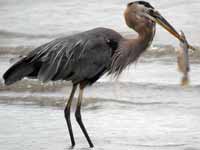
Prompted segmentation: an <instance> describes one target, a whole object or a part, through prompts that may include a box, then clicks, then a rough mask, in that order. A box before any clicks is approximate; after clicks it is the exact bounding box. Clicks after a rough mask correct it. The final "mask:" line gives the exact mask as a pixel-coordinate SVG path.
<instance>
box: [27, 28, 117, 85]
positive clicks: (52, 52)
mask: <svg viewBox="0 0 200 150" xmlns="http://www.w3.org/2000/svg"><path fill="white" fill-rule="evenodd" d="M113 35H114V36H113ZM113 37H114V38H116V39H115V40H119V39H120V38H121V36H120V35H118V34H117V33H115V32H114V31H111V30H110V29H105V28H96V29H93V30H90V31H86V32H82V33H79V34H76V35H73V36H68V37H63V38H58V39H56V40H54V41H51V42H49V43H47V44H44V45H42V46H40V47H38V48H36V49H35V50H34V51H32V52H31V53H30V54H29V55H28V56H27V59H29V60H30V63H31V64H35V68H37V71H35V72H37V73H36V74H37V77H38V78H39V79H40V80H42V81H44V82H45V81H49V80H61V79H65V80H72V81H73V82H80V81H82V80H91V81H92V80H93V81H95V80H96V79H98V77H99V76H101V75H102V74H103V73H104V72H106V70H108V69H109V67H110V64H111V59H112V53H113V49H112V47H111V46H110V45H109V44H108V40H110V39H111V38H113ZM30 76H31V75H30Z"/></svg>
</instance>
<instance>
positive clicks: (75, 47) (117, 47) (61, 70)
mask: <svg viewBox="0 0 200 150" xmlns="http://www.w3.org/2000/svg"><path fill="white" fill-rule="evenodd" d="M124 17H125V21H126V24H127V25H128V27H129V28H131V29H133V30H135V31H136V32H137V33H138V36H137V37H135V38H132V39H126V38H124V37H122V36H121V35H120V34H119V33H118V32H116V31H114V30H112V29H107V28H95V29H92V30H89V31H85V32H82V33H78V34H75V35H71V36H67V37H61V38H58V39H55V40H53V41H51V42H49V43H46V44H44V45H42V46H40V47H38V48H36V49H35V50H33V51H32V52H30V53H29V54H28V55H27V56H26V57H25V58H22V59H21V60H19V61H18V62H16V63H15V64H14V65H13V66H12V67H10V68H9V69H8V70H7V71H6V73H5V74H4V75H3V78H4V80H5V84H6V85H10V84H12V83H14V82H16V81H18V80H21V79H22V78H24V77H29V78H37V79H39V80H41V81H43V82H47V81H50V80H51V81H56V80H66V81H71V82H72V83H73V88H72V91H71V94H70V97H69V100H68V102H67V105H66V106H65V110H64V114H65V119H66V122H67V126H68V130H69V134H70V139H71V144H72V146H74V145H75V140H74V136H73V131H72V127H71V121H70V107H71V104H72V99H73V97H74V93H75V91H76V89H77V85H79V96H78V102H77V107H76V111H75V117H76V120H77V122H78V124H79V125H80V128H81V129H82V131H83V133H84V135H85V137H86V139H87V141H88V143H89V146H90V147H93V143H92V141H91V140H90V137H89V136H88V133H87V130H86V128H85V127H84V124H83V122H82V118H81V101H82V97H83V90H84V88H85V87H86V86H89V85H92V84H93V83H94V82H96V81H97V80H98V79H99V78H100V77H101V76H102V75H103V74H105V73H108V74H114V75H116V76H118V75H119V74H120V73H121V72H122V71H123V70H124V69H125V68H126V67H127V66H128V65H130V64H131V63H133V62H134V61H136V60H137V59H138V58H139V56H140V55H141V54H142V53H143V52H144V51H145V50H146V49H147V47H148V46H150V44H151V42H152V40H153V38H154V35H155V27H156V23H158V24H160V25H161V26H162V27H164V28H165V29H166V30H167V31H169V32H170V33H171V34H172V35H174V36H175V37H176V38H178V39H179V40H183V39H182V38H181V36H180V35H179V34H178V33H177V31H176V30H175V29H174V28H173V27H172V26H171V25H170V24H169V23H168V22H167V21H166V20H165V19H164V18H163V17H162V16H161V14H160V13H159V12H158V11H156V10H155V9H154V7H153V6H152V5H151V4H149V3H148V2H145V1H135V2H131V3H128V5H127V8H126V10H125V13H124Z"/></svg>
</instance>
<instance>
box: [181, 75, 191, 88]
mask: <svg viewBox="0 0 200 150" xmlns="http://www.w3.org/2000/svg"><path fill="white" fill-rule="evenodd" d="M189 82H190V81H189V78H188V76H183V78H182V80H181V86H183V87H185V86H188V85H189Z"/></svg>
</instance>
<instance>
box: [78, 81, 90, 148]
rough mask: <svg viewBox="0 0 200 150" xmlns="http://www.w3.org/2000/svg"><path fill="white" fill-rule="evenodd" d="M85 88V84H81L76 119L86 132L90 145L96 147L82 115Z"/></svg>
mask: <svg viewBox="0 0 200 150" xmlns="http://www.w3.org/2000/svg"><path fill="white" fill-rule="evenodd" d="M83 89H84V85H82V84H80V90H79V96H78V102H77V106H76V112H75V117H76V120H77V122H78V124H79V126H80V128H81V130H82V132H83V133H84V135H85V137H86V139H87V141H88V143H89V145H90V147H94V145H93V143H92V141H91V140H90V137H89V135H88V133H87V130H86V128H85V126H84V124H83V122H82V117H81V103H82V98H83Z"/></svg>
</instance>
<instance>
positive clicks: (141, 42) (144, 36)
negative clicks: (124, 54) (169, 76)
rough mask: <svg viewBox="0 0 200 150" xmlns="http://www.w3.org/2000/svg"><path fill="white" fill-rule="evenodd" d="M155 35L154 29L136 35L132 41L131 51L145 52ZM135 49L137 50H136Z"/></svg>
mask: <svg viewBox="0 0 200 150" xmlns="http://www.w3.org/2000/svg"><path fill="white" fill-rule="evenodd" d="M154 35H155V27H154V26H153V27H152V28H151V29H146V30H142V31H141V32H139V33H138V37H137V38H136V39H133V40H132V42H133V43H135V45H136V46H135V45H133V48H132V49H138V50H139V51H141V52H142V51H145V50H146V49H147V48H148V47H149V46H150V45H151V43H152V41H153V38H154ZM136 47H137V48H136Z"/></svg>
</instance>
